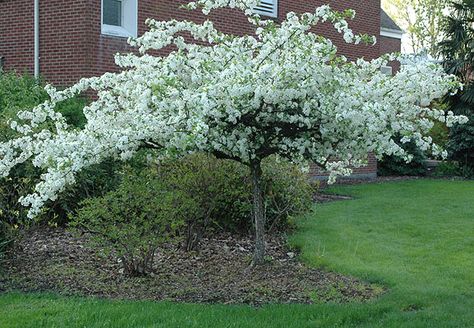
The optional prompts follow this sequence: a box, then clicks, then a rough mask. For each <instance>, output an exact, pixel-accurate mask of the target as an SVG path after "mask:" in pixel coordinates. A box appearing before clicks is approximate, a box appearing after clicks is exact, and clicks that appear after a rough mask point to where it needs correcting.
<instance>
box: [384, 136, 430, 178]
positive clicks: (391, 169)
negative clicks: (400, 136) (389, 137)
mask: <svg viewBox="0 0 474 328" xmlns="http://www.w3.org/2000/svg"><path fill="white" fill-rule="evenodd" d="M399 144H400V145H401V146H402V147H403V149H404V150H405V151H406V152H408V153H409V154H411V155H413V160H412V161H411V162H410V163H407V162H406V161H405V160H404V159H403V158H402V157H399V156H384V158H383V159H382V160H381V161H380V162H379V165H378V174H379V175H381V176H391V175H401V176H423V175H425V174H426V170H427V166H426V155H425V154H424V153H423V151H422V150H420V149H419V148H418V147H417V146H416V144H415V142H413V141H411V142H408V143H405V144H401V143H399Z"/></svg>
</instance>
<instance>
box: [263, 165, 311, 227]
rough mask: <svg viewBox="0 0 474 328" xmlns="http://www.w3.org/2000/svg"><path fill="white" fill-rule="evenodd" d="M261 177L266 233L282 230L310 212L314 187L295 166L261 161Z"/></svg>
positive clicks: (306, 176) (305, 175)
mask: <svg viewBox="0 0 474 328" xmlns="http://www.w3.org/2000/svg"><path fill="white" fill-rule="evenodd" d="M263 177H264V188H265V189H264V190H265V208H266V217H267V222H266V224H267V229H268V230H269V231H270V232H272V231H275V230H279V231H282V230H286V229H288V228H290V227H291V226H292V224H293V218H294V217H295V216H297V215H300V214H302V213H305V212H307V211H308V210H309V209H310V208H311V206H312V204H313V195H314V192H315V185H313V184H312V183H310V182H309V180H308V175H307V174H304V173H303V172H301V170H300V169H299V168H298V167H296V166H295V165H292V164H290V163H288V162H286V161H276V160H275V159H269V160H267V161H265V163H264V167H263Z"/></svg>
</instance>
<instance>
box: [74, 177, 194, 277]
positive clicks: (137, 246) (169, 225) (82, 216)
mask: <svg viewBox="0 0 474 328" xmlns="http://www.w3.org/2000/svg"><path fill="white" fill-rule="evenodd" d="M82 205H83V207H82V208H81V209H80V210H79V211H78V213H77V215H76V216H74V218H73V219H72V222H71V226H72V227H75V228H79V230H80V231H86V232H89V233H91V234H92V235H93V236H94V238H93V240H94V241H95V242H97V243H99V244H100V245H102V246H109V247H110V248H111V249H113V250H114V251H116V252H117V255H118V256H119V257H120V259H121V261H122V264H123V267H124V270H125V272H126V273H127V274H129V275H145V274H147V273H150V270H151V268H152V265H153V258H154V254H155V251H156V249H157V247H158V246H159V245H160V244H161V243H163V242H166V241H168V240H169V239H170V238H171V237H174V236H176V235H177V234H178V231H179V230H180V229H181V227H182V225H183V223H184V221H183V219H184V218H185V217H187V216H192V215H193V213H194V211H195V209H196V208H197V206H196V204H195V203H194V201H193V199H190V198H189V197H187V195H186V194H184V193H182V192H179V191H177V190H173V191H169V190H167V188H166V186H165V185H164V184H163V183H162V182H161V181H160V179H158V178H150V174H149V172H147V171H144V172H142V173H141V174H138V175H134V174H129V175H127V177H126V178H124V180H123V182H122V183H121V184H120V186H119V187H118V188H117V190H115V191H112V192H109V193H107V194H106V195H104V196H103V197H98V198H91V199H88V200H86V201H85V202H83V204H82Z"/></svg>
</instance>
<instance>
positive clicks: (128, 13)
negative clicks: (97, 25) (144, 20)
mask: <svg viewBox="0 0 474 328" xmlns="http://www.w3.org/2000/svg"><path fill="white" fill-rule="evenodd" d="M100 22H101V32H102V34H104V35H111V36H118V37H125V38H128V37H137V34H138V0H122V25H121V26H115V25H108V24H104V0H101V10H100Z"/></svg>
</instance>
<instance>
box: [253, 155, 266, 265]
mask: <svg viewBox="0 0 474 328" xmlns="http://www.w3.org/2000/svg"><path fill="white" fill-rule="evenodd" d="M250 170H251V173H252V187H253V188H252V192H253V216H254V226H255V251H254V255H253V261H252V265H254V266H255V265H261V264H263V263H264V262H265V208H264V205H263V192H262V167H261V163H260V161H258V162H253V163H252V164H251V166H250Z"/></svg>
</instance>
